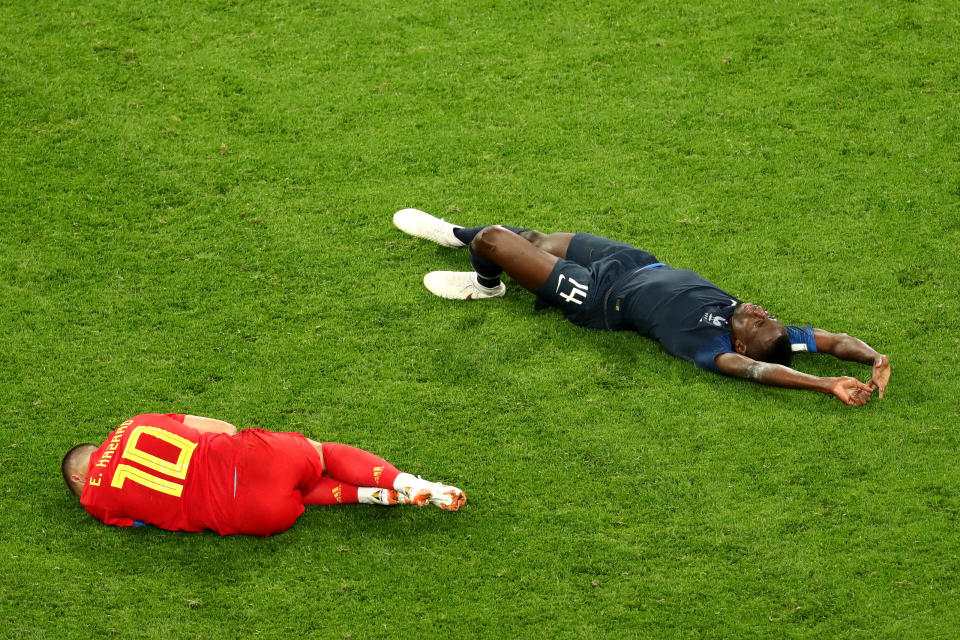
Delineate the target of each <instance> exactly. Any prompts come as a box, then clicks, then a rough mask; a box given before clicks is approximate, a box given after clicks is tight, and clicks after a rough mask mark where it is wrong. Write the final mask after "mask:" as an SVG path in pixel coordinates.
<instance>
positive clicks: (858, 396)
mask: <svg viewBox="0 0 960 640" xmlns="http://www.w3.org/2000/svg"><path fill="white" fill-rule="evenodd" d="M830 393H832V394H833V395H834V396H836V397H837V399H838V400H840V401H841V402H843V403H844V404H847V405H850V406H851V407H862V406H863V405H865V404H867V402H868V401H869V400H870V394H871V393H873V388H871V387H870V386H869V385H866V384H864V383H862V382H860V381H859V380H857V379H856V378H851V377H850V376H843V377H841V378H834V379H833V384H832V385H831V387H830Z"/></svg>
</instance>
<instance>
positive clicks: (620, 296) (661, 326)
mask: <svg viewBox="0 0 960 640" xmlns="http://www.w3.org/2000/svg"><path fill="white" fill-rule="evenodd" d="M611 296H612V298H613V310H614V313H616V312H619V323H620V324H621V325H627V326H629V327H630V328H632V329H635V330H636V331H637V332H639V333H641V334H643V335H646V336H650V337H651V338H653V339H654V340H656V341H657V342H659V343H660V344H661V345H662V346H663V348H664V349H666V350H667V351H668V352H669V353H671V354H672V355H675V356H677V357H678V358H683V359H684V360H687V361H688V362H692V363H694V364H696V365H697V366H698V367H700V368H701V369H707V370H709V371H714V372H716V373H721V371H720V370H719V369H718V368H717V366H716V364H715V363H714V360H715V358H716V357H717V356H718V355H720V354H721V353H734V348H733V344H732V342H731V340H730V317H731V316H732V315H733V312H734V310H735V309H736V307H737V304H739V302H740V301H739V300H738V299H737V298H736V297H735V296H732V295H730V294H729V293H727V292H726V291H724V290H723V289H721V288H720V287H718V286H717V285H715V284H713V283H712V282H710V281H709V280H707V279H706V278H704V277H703V276H701V275H700V274H698V273H696V272H694V271H690V270H689V269H674V268H672V267H668V266H658V267H654V268H651V269H642V270H638V271H635V272H634V273H633V274H630V275H628V276H627V277H626V278H625V279H623V280H621V281H620V282H618V283H617V284H616V285H614V287H613V289H612V291H611ZM787 332H788V334H789V335H790V341H791V343H793V345H794V351H801V350H802V351H816V350H817V347H816V343H815V342H814V339H813V328H812V327H810V326H807V327H802V328H801V327H787Z"/></svg>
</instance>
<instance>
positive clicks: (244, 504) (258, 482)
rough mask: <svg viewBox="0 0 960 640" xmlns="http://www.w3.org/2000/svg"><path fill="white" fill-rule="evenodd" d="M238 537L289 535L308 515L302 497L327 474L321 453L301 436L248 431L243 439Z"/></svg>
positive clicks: (234, 521)
mask: <svg viewBox="0 0 960 640" xmlns="http://www.w3.org/2000/svg"><path fill="white" fill-rule="evenodd" d="M237 437H239V438H240V445H239V449H238V451H237V467H236V468H237V478H236V487H237V490H236V498H235V502H234V507H233V514H232V516H231V520H232V523H231V524H232V525H233V528H235V529H236V533H244V534H247V535H252V536H269V535H272V534H275V533H280V532H281V531H286V530H287V529H289V528H290V527H291V526H293V523H294V522H296V520H297V518H299V517H300V514H302V513H303V495H302V494H303V493H306V492H308V491H309V490H310V489H311V488H313V487H314V486H315V485H316V484H317V483H318V482H319V481H320V477H321V476H322V475H323V463H322V461H321V459H320V454H319V453H318V452H317V450H316V449H315V448H314V446H313V445H312V444H310V442H309V441H308V440H307V439H306V438H305V437H303V436H302V435H300V434H299V433H278V432H275V431H264V430H263V429H244V430H242V431H240V433H239V434H238V436H237Z"/></svg>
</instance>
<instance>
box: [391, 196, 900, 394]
mask: <svg viewBox="0 0 960 640" xmlns="http://www.w3.org/2000/svg"><path fill="white" fill-rule="evenodd" d="M393 223H394V224H395V225H396V226H397V227H398V228H399V229H400V230H401V231H404V232H406V233H408V234H410V235H413V236H417V237H419V238H424V239H426V240H431V241H433V242H436V243H438V244H441V245H443V246H447V247H466V246H469V247H470V263H471V265H472V266H473V269H474V270H473V271H466V272H459V271H433V272H431V273H428V274H427V275H426V276H425V277H424V278H423V283H424V284H425V285H426V287H427V289H429V290H430V291H431V292H432V293H434V294H436V295H438V296H440V297H442V298H450V299H455V300H482V299H486V298H499V297H501V296H502V295H503V294H504V292H505V290H506V287H505V286H504V284H503V283H502V282H501V281H500V274H501V273H502V272H504V271H505V272H506V273H507V274H509V275H510V276H511V277H512V278H513V279H514V280H515V281H517V282H518V283H519V284H520V285H521V286H522V287H523V288H524V289H526V290H528V291H530V292H532V293H534V294H536V296H537V301H536V305H535V306H536V308H544V307H548V306H553V307H557V308H559V309H560V310H561V311H562V312H563V314H564V315H565V316H566V317H567V319H568V320H570V321H571V322H572V323H574V324H576V325H578V326H581V327H589V328H591V329H603V330H619V329H633V330H635V331H637V332H639V333H641V334H643V335H646V336H649V337H651V338H653V339H655V340H657V341H658V342H659V343H660V344H661V345H662V346H663V348H664V349H666V350H667V351H668V352H669V353H671V354H673V355H675V356H677V357H678V358H683V359H684V360H687V361H688V362H692V363H694V364H695V365H697V366H698V367H700V368H702V369H706V370H708V371H713V372H715V373H723V374H726V375H728V376H732V377H735V378H744V379H746V380H752V381H754V382H759V383H760V384H766V385H772V386H777V387H787V388H789V389H809V390H811V391H819V392H821V393H829V394H832V395H834V396H836V397H837V398H838V399H840V400H841V401H843V402H845V403H846V404H848V405H852V406H861V405H864V404H866V403H867V401H868V400H869V399H870V396H871V394H872V393H873V392H874V391H877V392H878V394H879V396H880V397H881V398H882V397H883V392H884V389H885V388H886V386H887V382H888V381H889V379H890V362H889V360H888V359H887V356H885V355H881V354H879V353H877V352H876V351H874V350H873V349H872V348H870V346H869V345H867V344H866V343H865V342H863V341H862V340H858V339H857V338H854V337H851V336H848V335H846V334H843V333H830V332H828V331H824V330H822V329H814V328H813V327H812V326H809V325H808V326H806V327H792V326H784V325H783V324H782V323H781V322H780V321H779V320H778V319H777V318H776V317H774V316H772V315H770V313H769V312H767V311H766V310H765V309H764V308H763V307H761V306H759V305H757V304H754V303H752V302H741V301H740V300H738V299H737V298H736V297H734V296H732V295H730V294H729V293H726V292H725V291H723V290H722V289H720V288H719V287H717V286H716V285H714V284H713V283H712V282H710V281H708V280H706V279H705V278H703V277H702V276H700V275H698V274H696V273H694V272H693V271H689V270H686V269H674V268H672V267H668V266H666V265H664V264H662V263H661V262H658V261H657V258H656V257H655V256H654V255H653V254H651V253H648V252H646V251H643V250H641V249H636V248H634V247H632V246H630V245H628V244H624V243H622V242H617V241H615V240H608V239H606V238H601V237H600V236H595V235H592V234H589V233H577V234H573V233H553V234H550V235H546V234H543V233H540V232H539V231H532V230H529V229H519V228H516V227H505V226H487V227H472V228H464V227H459V226H456V225H454V224H451V223H449V222H446V221H445V220H442V219H439V218H435V217H434V216H432V215H430V214H428V213H425V212H423V211H419V210H417V209H402V210H400V211H398V212H397V213H395V214H394V216H393ZM795 351H819V352H821V353H829V354H831V355H833V356H835V357H837V358H840V359H841V360H851V361H854V362H860V363H863V364H866V365H870V366H871V367H873V371H872V376H871V378H870V381H869V382H868V383H866V384H864V383H863V382H860V381H859V380H857V379H856V378H852V377H849V376H841V377H836V378H820V377H817V376H813V375H809V374H806V373H801V372H800V371H796V370H794V369H792V368H791V367H790V365H791V362H792V358H793V353H794V352H795Z"/></svg>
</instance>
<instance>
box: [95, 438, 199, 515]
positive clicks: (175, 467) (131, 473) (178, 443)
mask: <svg viewBox="0 0 960 640" xmlns="http://www.w3.org/2000/svg"><path fill="white" fill-rule="evenodd" d="M144 434H146V435H150V436H153V437H154V438H157V439H158V440H162V441H164V442H166V443H168V444H172V445H173V446H175V447H176V448H178V449H179V450H180V453H179V454H177V460H176V461H175V462H170V461H169V460H164V459H163V458H158V457H157V456H155V455H153V454H152V453H147V452H146V451H143V450H141V449H138V448H137V443H138V442H139V441H140V436H142V435H144ZM196 447H197V445H196V443H195V442H190V441H189V440H187V439H186V438H184V437H181V436H178V435H177V434H175V433H170V432H169V431H164V430H163V429H158V428H157V427H145V426H141V427H137V428H136V429H134V430H133V431H131V432H130V437H129V438H128V439H127V444H126V445H125V446H124V447H123V453H122V454H121V455H120V457H121V458H126V459H127V460H130V461H131V462H136V463H139V464H141V465H143V466H144V467H146V468H148V469H152V470H153V471H156V472H158V473H162V474H164V475H166V476H170V477H172V478H176V479H178V480H183V479H184V478H186V477H187V467H188V466H189V465H190V458H191V456H193V450H194V449H196ZM127 478H129V479H130V481H131V482H136V483H137V484H142V485H143V486H145V487H147V488H148V489H153V490H155V491H159V492H161V493H166V494H169V495H171V496H174V497H177V498H179V497H180V495H181V494H182V493H183V485H182V484H180V483H179V482H173V481H172V480H167V479H166V478H160V477H158V476H155V475H153V474H152V473H147V472H146V471H143V470H142V469H138V468H136V467H131V466H130V465H128V464H118V465H117V470H116V471H115V472H114V474H113V480H111V481H110V486H111V487H117V488H118V489H119V488H122V487H123V481H124V480H126V479H127Z"/></svg>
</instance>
